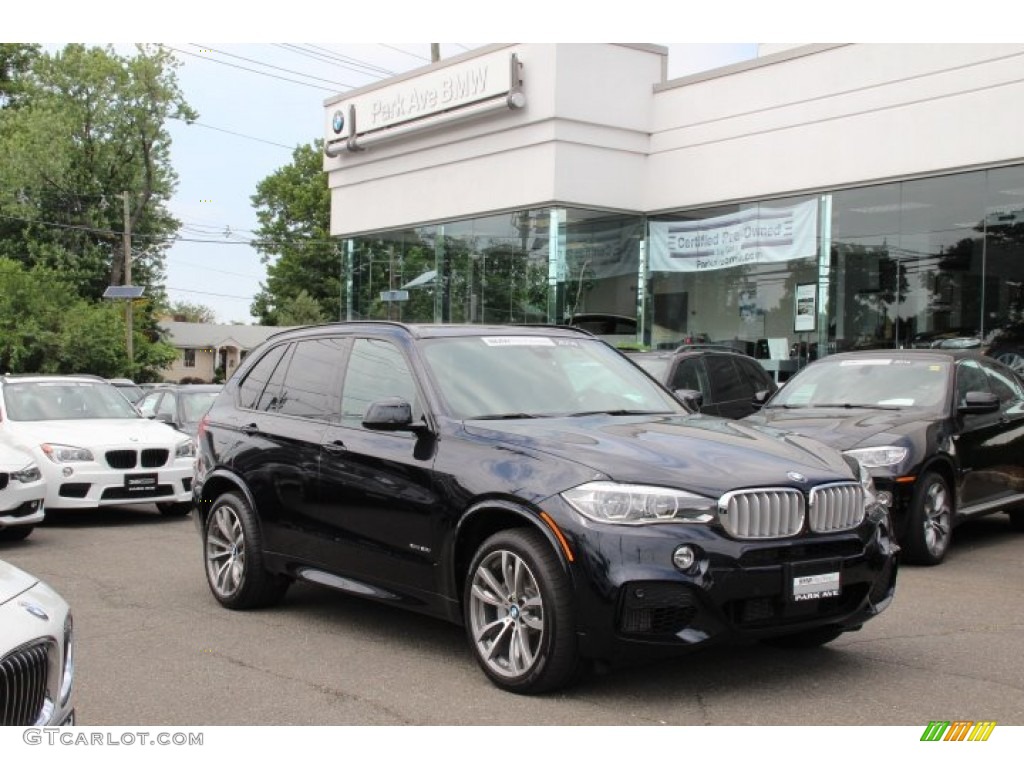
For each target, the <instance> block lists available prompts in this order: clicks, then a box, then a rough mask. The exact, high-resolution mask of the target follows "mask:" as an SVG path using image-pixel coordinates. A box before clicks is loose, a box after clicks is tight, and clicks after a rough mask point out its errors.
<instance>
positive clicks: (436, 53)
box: [430, 43, 441, 64]
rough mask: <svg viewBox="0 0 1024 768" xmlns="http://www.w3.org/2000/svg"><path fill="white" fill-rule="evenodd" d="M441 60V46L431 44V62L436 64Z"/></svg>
mask: <svg viewBox="0 0 1024 768" xmlns="http://www.w3.org/2000/svg"><path fill="white" fill-rule="evenodd" d="M440 60H441V44H440V43H431V44H430V62H431V63H432V64H436V63H437V62H439V61H440Z"/></svg>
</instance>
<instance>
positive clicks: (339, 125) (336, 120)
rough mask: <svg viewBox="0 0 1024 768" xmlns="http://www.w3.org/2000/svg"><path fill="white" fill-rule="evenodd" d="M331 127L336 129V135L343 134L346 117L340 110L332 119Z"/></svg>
mask: <svg viewBox="0 0 1024 768" xmlns="http://www.w3.org/2000/svg"><path fill="white" fill-rule="evenodd" d="M331 127H332V128H334V132H335V133H341V130H342V129H343V128H344V127H345V116H344V115H343V114H342V113H341V110H340V109H339V110H337V111H336V112H335V113H334V116H333V117H332V118H331Z"/></svg>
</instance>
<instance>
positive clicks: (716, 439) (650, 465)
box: [465, 414, 858, 498]
mask: <svg viewBox="0 0 1024 768" xmlns="http://www.w3.org/2000/svg"><path fill="white" fill-rule="evenodd" d="M465 428H466V431H467V432H469V433H470V434H474V435H478V436H481V437H487V438H488V439H492V440H494V439H497V440H499V441H501V442H502V443H504V444H506V445H508V446H510V447H512V446H515V447H517V448H521V449H526V450H530V451H535V452H539V453H543V454H548V455H551V456H557V457H558V458H560V459H563V460H565V461H570V462H574V463H576V464H581V465H584V466H587V467H590V468H591V469H593V470H594V471H595V473H600V474H601V475H604V476H606V477H608V478H610V479H612V480H615V481H618V482H626V483H644V484H650V485H664V486H670V487H675V488H683V489H685V490H689V491H693V492H695V493H700V494H702V495H706V496H710V497H715V498H717V497H718V496H720V495H721V494H723V493H725V492H726V491H729V490H733V489H736V488H744V487H748V488H752V487H766V486H780V485H785V486H796V487H810V486H813V485H819V484H821V483H826V482H837V481H840V480H856V479H858V478H857V475H856V474H854V472H853V470H852V469H851V468H850V465H849V464H848V463H847V461H846V459H845V458H844V457H843V456H842V455H841V454H839V453H838V452H836V451H832V450H830V449H829V448H827V447H826V446H823V445H821V444H820V443H818V442H816V441H814V440H811V439H808V438H806V437H804V436H801V435H795V434H776V433H771V432H770V431H766V430H762V429H760V428H757V427H755V426H753V425H748V424H743V423H740V422H738V421H731V420H728V419H719V418H715V417H711V416H702V415H699V414H695V415H692V416H676V415H673V416H655V417H652V416H586V417H577V418H554V419H530V420H521V421H520V420H515V421H501V422H484V421H471V422H466V423H465ZM790 472H794V473H799V474H800V475H803V476H804V477H805V478H806V481H805V482H799V481H794V480H793V479H792V478H790V477H788V476H787V473H790Z"/></svg>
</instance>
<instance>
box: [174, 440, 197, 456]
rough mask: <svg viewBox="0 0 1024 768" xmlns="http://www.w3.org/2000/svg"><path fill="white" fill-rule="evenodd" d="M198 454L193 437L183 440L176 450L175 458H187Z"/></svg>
mask: <svg viewBox="0 0 1024 768" xmlns="http://www.w3.org/2000/svg"><path fill="white" fill-rule="evenodd" d="M195 455H196V441H195V440H193V439H192V438H189V439H188V440H182V441H181V442H180V443H178V447H177V448H175V450H174V458H176V459H187V458H191V457H192V456H195Z"/></svg>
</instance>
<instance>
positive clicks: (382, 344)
mask: <svg viewBox="0 0 1024 768" xmlns="http://www.w3.org/2000/svg"><path fill="white" fill-rule="evenodd" d="M387 397H399V398H401V399H402V400H405V401H406V402H407V403H410V404H411V405H412V410H413V414H414V416H415V414H416V413H417V410H418V401H417V397H416V383H415V380H414V379H413V376H412V372H411V371H410V370H409V366H408V364H407V363H406V362H405V357H404V356H403V355H402V352H401V350H399V349H398V347H396V346H395V345H394V344H392V343H391V342H388V341H380V340H378V339H356V341H355V343H354V344H353V345H352V354H351V355H350V356H349V360H348V367H347V368H346V370H345V383H344V384H343V385H342V389H341V417H342V420H343V421H345V422H346V424H347V425H348V426H357V425H358V423H359V422H362V420H363V415H364V414H365V413H366V409H367V408H368V407H369V405H370V403H372V402H374V401H376V400H382V399H384V398H387Z"/></svg>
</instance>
